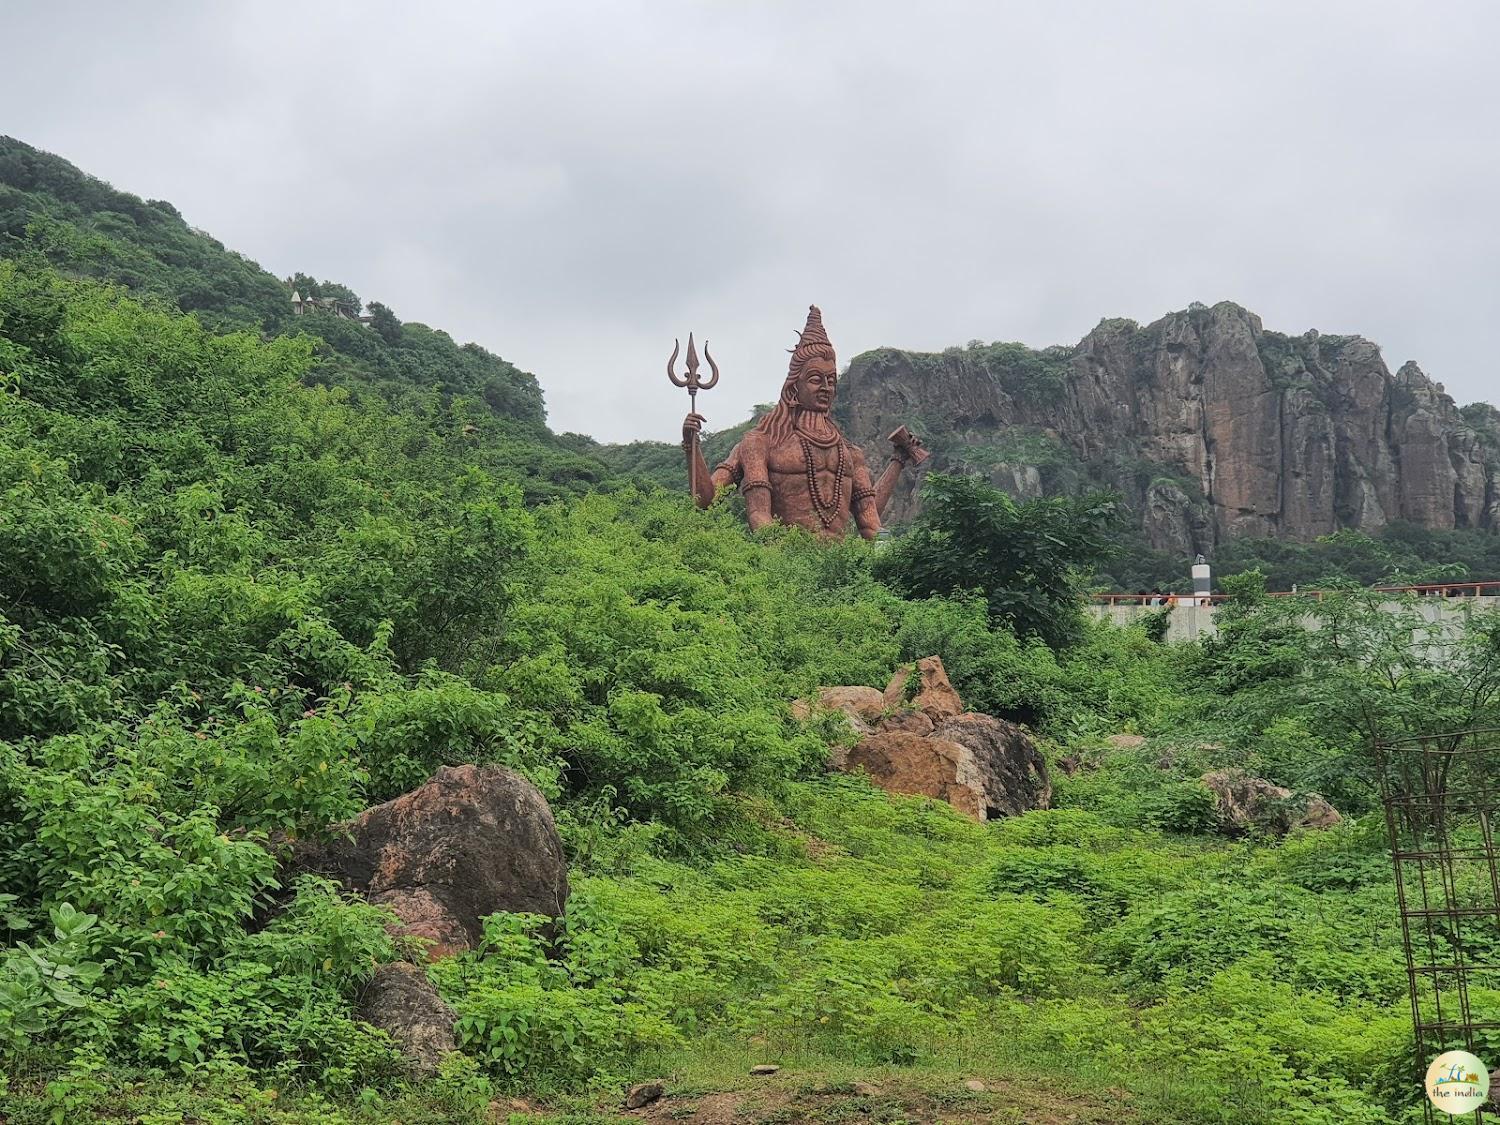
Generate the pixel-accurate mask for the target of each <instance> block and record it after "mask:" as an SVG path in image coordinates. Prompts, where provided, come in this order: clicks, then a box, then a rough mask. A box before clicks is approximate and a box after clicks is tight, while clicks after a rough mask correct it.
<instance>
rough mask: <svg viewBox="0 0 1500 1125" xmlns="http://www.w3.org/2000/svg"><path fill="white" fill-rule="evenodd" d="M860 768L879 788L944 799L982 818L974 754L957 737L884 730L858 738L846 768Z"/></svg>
mask: <svg viewBox="0 0 1500 1125" xmlns="http://www.w3.org/2000/svg"><path fill="white" fill-rule="evenodd" d="M843 768H845V769H849V770H856V769H862V770H864V771H865V773H867V774H868V775H869V777H870V780H871V781H873V782H874V783H875V784H876V785H878V786H880V788H882V789H884V790H886V791H887V792H890V793H908V794H912V795H914V796H923V797H933V798H936V799H937V800H939V801H946V802H948V804H950V805H952V806H953V807H954V808H955V809H957V810H958V811H959V812H961V813H963V814H964V815H965V816H969V817H973V818H974V819H975V820H983V819H984V804H983V792H984V781H983V779H982V778H981V776H980V773H979V767H978V765H977V764H976V763H975V761H974V755H973V754H972V753H970V752H969V750H968V749H967V748H965V747H963V746H960V745H959V744H958V743H956V742H948V741H946V740H944V739H940V738H930V737H926V736H924V735H919V734H912V733H910V732H908V731H899V730H892V731H883V732H880V733H878V734H872V735H869V736H867V737H865V738H862V739H860V741H859V743H858V744H857V745H856V746H855V747H854V749H852V750H850V751H849V754H848V757H847V759H846V761H845V765H844V767H843Z"/></svg>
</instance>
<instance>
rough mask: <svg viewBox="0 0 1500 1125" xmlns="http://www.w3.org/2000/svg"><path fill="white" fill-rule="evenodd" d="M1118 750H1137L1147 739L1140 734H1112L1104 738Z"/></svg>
mask: <svg viewBox="0 0 1500 1125" xmlns="http://www.w3.org/2000/svg"><path fill="white" fill-rule="evenodd" d="M1104 741H1105V742H1107V743H1109V744H1110V745H1111V746H1113V747H1114V748H1115V749H1116V750H1135V749H1137V748H1139V747H1141V746H1144V745H1146V739H1145V737H1144V736H1143V735H1139V734H1112V735H1110V736H1109V737H1108V738H1106V739H1105V740H1104Z"/></svg>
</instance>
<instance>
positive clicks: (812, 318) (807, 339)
mask: <svg viewBox="0 0 1500 1125" xmlns="http://www.w3.org/2000/svg"><path fill="white" fill-rule="evenodd" d="M797 336H798V340H797V347H798V348H802V347H813V346H816V345H819V344H821V345H822V346H823V347H825V348H831V347H833V344H832V343H830V342H829V339H828V333H827V332H825V331H823V310H822V309H820V308H818V306H817V305H808V306H807V324H806V325H804V326H803V328H802V331H801V332H799V333H797Z"/></svg>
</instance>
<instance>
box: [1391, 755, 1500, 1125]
mask: <svg viewBox="0 0 1500 1125" xmlns="http://www.w3.org/2000/svg"><path fill="white" fill-rule="evenodd" d="M1376 749H1377V761H1378V763H1379V767H1380V781H1381V797H1382V799H1383V802H1384V805H1385V817H1386V830H1387V832H1388V833H1389V836H1390V846H1391V859H1392V861H1393V863H1394V865H1395V872H1396V897H1397V905H1398V908H1399V910H1400V912H1401V937H1402V943H1403V945H1404V946H1405V951H1406V974H1407V983H1408V986H1409V988H1410V992H1411V1014H1412V1025H1413V1030H1414V1032H1415V1036H1416V1070H1417V1073H1416V1081H1417V1084H1418V1086H1419V1087H1422V1086H1424V1085H1425V1076H1426V1070H1427V1066H1428V1064H1429V1063H1430V1062H1431V1061H1432V1060H1433V1059H1434V1058H1435V1057H1437V1056H1438V1055H1440V1054H1442V1053H1443V1052H1444V1051H1452V1050H1464V1051H1468V1052H1470V1053H1471V1054H1474V1055H1477V1056H1478V1057H1479V1058H1481V1059H1483V1060H1484V1061H1485V1063H1486V1064H1488V1065H1491V1066H1494V1065H1497V1064H1500V1058H1495V1057H1491V1056H1492V1055H1493V1054H1494V1051H1493V1046H1494V1045H1495V1044H1496V1043H1497V1042H1500V867H1497V863H1496V846H1495V843H1496V841H1495V835H1496V819H1497V808H1500V728H1496V727H1487V728H1482V729H1476V730H1464V731H1455V732H1453V733H1450V734H1442V735H1430V736H1420V737H1416V738H1409V739H1400V740H1395V741H1389V742H1382V743H1380V744H1378V745H1377V748H1376ZM1422 1102H1423V1105H1424V1107H1425V1109H1426V1113H1427V1120H1428V1121H1434V1120H1436V1119H1437V1118H1439V1117H1440V1118H1441V1120H1443V1121H1456V1120H1459V1118H1454V1117H1450V1116H1448V1115H1447V1114H1439V1113H1438V1112H1437V1111H1436V1110H1434V1109H1433V1107H1432V1105H1431V1103H1429V1102H1428V1101H1427V1098H1426V1097H1425V1094H1424V1096H1423V1098H1422ZM1462 1120H1464V1121H1476V1122H1477V1121H1487V1122H1491V1123H1494V1122H1497V1121H1500V1115H1497V1114H1496V1112H1495V1111H1494V1110H1488V1111H1486V1110H1477V1111H1475V1112H1474V1113H1472V1114H1464V1115H1462Z"/></svg>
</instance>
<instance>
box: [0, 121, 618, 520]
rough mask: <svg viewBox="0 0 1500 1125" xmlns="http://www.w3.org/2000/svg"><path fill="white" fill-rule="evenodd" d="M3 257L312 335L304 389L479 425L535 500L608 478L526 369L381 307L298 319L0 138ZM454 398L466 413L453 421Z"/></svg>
mask: <svg viewBox="0 0 1500 1125" xmlns="http://www.w3.org/2000/svg"><path fill="white" fill-rule="evenodd" d="M0 254H4V255H5V256H7V257H18V256H26V255H35V256H37V257H38V258H40V259H42V260H45V261H46V262H48V263H49V264H51V265H52V266H54V267H55V268H57V269H58V270H60V271H62V272H64V273H66V274H68V275H70V276H75V277H88V278H97V279H99V280H103V281H108V282H112V283H114V284H117V285H120V286H123V287H124V288H125V289H127V290H128V291H130V292H131V293H133V294H135V295H137V296H139V297H142V298H154V299H157V300H160V301H162V302H165V303H166V304H168V305H170V306H172V307H174V308H176V309H179V310H181V311H183V312H186V313H191V314H192V315H193V316H194V318H195V319H197V320H198V321H199V322H200V323H202V324H203V325H205V326H206V327H208V328H209V329H211V330H214V331H235V330H244V331H252V332H255V333H258V334H260V335H262V336H276V335H305V336H307V337H310V338H311V340H312V341H313V352H312V355H313V362H312V363H310V364H309V365H308V366H307V369H306V370H305V371H304V372H303V373H302V375H301V376H300V378H301V379H302V381H303V382H304V383H306V384H308V385H323V386H340V387H346V388H348V389H349V390H350V391H351V392H352V393H354V394H355V395H364V394H371V393H375V394H379V395H380V396H382V397H383V398H384V399H386V400H387V401H388V402H390V403H392V404H393V405H395V406H397V407H399V408H401V409H404V410H409V411H413V412H416V413H418V414H421V415H424V416H427V417H429V418H432V419H437V418H438V417H440V416H445V415H446V416H448V417H447V421H446V423H445V424H449V425H471V426H476V427H478V432H475V433H473V434H472V435H471V436H472V437H473V439H474V442H475V444H476V445H484V446H488V447H489V456H488V458H487V460H488V463H489V465H490V467H492V468H494V469H495V470H497V471H499V472H500V473H501V474H502V475H504V476H506V477H507V478H508V479H513V480H515V481H516V482H517V483H518V484H519V485H520V486H521V488H522V490H523V492H524V494H525V495H526V497H527V499H528V500H529V501H536V500H542V499H547V498H551V497H554V496H561V495H568V494H576V493H577V492H579V491H581V490H583V489H586V488H589V487H593V486H596V485H598V484H600V483H601V482H603V481H604V480H605V479H606V478H608V477H609V475H610V473H609V470H608V469H607V468H606V467H605V466H604V465H603V464H602V463H601V462H600V461H599V460H598V459H597V458H594V457H591V456H587V455H584V454H581V453H579V452H578V451H577V450H576V449H575V448H574V447H573V446H570V445H569V444H568V443H565V442H562V441H559V440H558V439H557V438H556V437H555V436H554V435H553V434H552V433H551V432H550V431H549V430H548V429H547V428H546V412H545V410H544V407H543V403H542V393H541V389H540V387H539V386H538V385H537V380H536V377H535V376H534V375H532V374H530V373H529V372H525V371H521V370H520V369H518V368H516V367H514V366H513V365H511V364H509V363H507V362H505V360H503V359H501V358H500V357H499V356H496V355H494V354H492V353H490V352H488V351H486V350H485V349H484V348H481V347H480V346H479V345H477V344H463V345H459V344H457V343H455V342H454V340H453V339H452V337H450V336H449V335H448V334H447V333H446V332H443V331H442V330H440V329H433V328H429V327H428V326H427V325H424V324H418V323H415V322H406V323H402V322H401V321H400V320H398V319H397V318H396V317H395V315H394V313H392V312H391V311H390V310H389V309H385V307H384V306H378V305H375V304H372V305H371V309H372V310H375V309H377V308H378V309H381V310H383V313H382V315H381V316H380V317H377V323H376V324H374V325H371V326H366V325H363V324H361V323H359V322H358V321H354V320H348V319H344V318H343V317H341V316H338V315H335V314H333V313H331V312H312V313H309V314H308V315H306V316H301V317H299V316H294V315H293V311H292V303H291V294H292V285H291V284H288V283H287V282H284V281H282V280H280V279H278V278H275V277H273V276H272V275H271V274H269V273H267V272H266V271H264V270H262V269H261V268H260V267H259V266H258V265H256V264H255V263H254V262H252V261H250V260H249V259H247V258H245V257H244V256H242V255H240V254H237V253H235V252H234V251H232V250H228V249H226V248H225V247H224V245H223V244H222V243H220V242H219V241H218V240H216V239H214V238H213V237H212V236H210V235H208V234H206V233H204V232H203V231H200V230H196V229H194V228H192V227H190V226H188V224H187V222H186V221H185V220H184V219H183V217H182V216H181V215H180V214H179V213H178V211H177V209H176V208H175V207H173V206H172V205H171V204H170V203H166V202H164V201H162V200H150V201H145V200H142V199H140V198H139V197H137V196H134V195H131V194H129V193H128V192H123V191H118V190H116V189H115V188H113V187H111V186H110V185H109V184H106V183H104V182H103V181H102V180H98V179H95V178H94V177H92V176H89V175H86V174H85V173H83V172H81V171H80V170H79V169H77V168H76V167H74V166H73V165H72V164H70V163H68V162H67V161H66V160H63V159H62V158H61V157H57V156H53V155H52V154H50V153H46V152H42V151H40V150H38V149H35V148H32V147H31V146H30V145H27V144H24V143H22V142H20V141H18V140H15V139H13V138H10V137H0ZM292 280H293V282H294V283H295V284H297V285H300V286H301V288H302V290H303V294H302V295H303V296H313V295H321V294H323V293H325V292H326V293H327V294H329V295H333V294H338V295H340V296H342V297H345V298H346V304H347V305H348V306H349V307H351V308H352V309H353V310H354V311H358V309H359V308H360V300H359V298H358V296H357V295H355V294H354V293H353V292H352V291H351V290H349V289H348V288H347V287H345V286H343V285H338V284H336V283H333V282H316V281H314V280H313V279H311V278H308V277H306V276H305V275H298V276H297V277H296V278H294V279H292ZM458 400H464V404H463V405H462V406H461V407H458V408H457V413H455V405H454V404H455V403H456V402H457V401H458ZM458 414H463V418H462V419H461V420H460V419H458ZM435 424H436V423H435Z"/></svg>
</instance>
